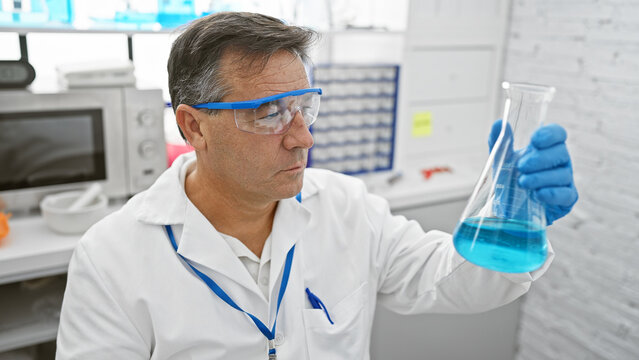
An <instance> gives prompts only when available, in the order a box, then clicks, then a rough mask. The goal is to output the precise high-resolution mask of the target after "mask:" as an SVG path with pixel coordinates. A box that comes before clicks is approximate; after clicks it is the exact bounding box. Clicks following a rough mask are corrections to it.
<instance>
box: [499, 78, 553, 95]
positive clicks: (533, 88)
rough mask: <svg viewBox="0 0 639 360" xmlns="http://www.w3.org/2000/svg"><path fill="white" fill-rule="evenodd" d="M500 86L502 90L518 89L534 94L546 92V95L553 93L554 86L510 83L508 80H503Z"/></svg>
mask: <svg viewBox="0 0 639 360" xmlns="http://www.w3.org/2000/svg"><path fill="white" fill-rule="evenodd" d="M501 87H502V88H503V89H504V90H519V91H525V92H531V93H536V94H548V95H551V96H552V95H554V94H555V91H556V89H555V87H554V86H547V85H540V84H531V83H523V82H522V83H511V82H508V81H504V82H502V83H501Z"/></svg>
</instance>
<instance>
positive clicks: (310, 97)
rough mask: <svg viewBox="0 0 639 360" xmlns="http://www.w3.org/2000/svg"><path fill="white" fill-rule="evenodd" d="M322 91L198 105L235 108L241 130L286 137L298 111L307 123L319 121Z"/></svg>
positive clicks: (202, 106)
mask: <svg viewBox="0 0 639 360" xmlns="http://www.w3.org/2000/svg"><path fill="white" fill-rule="evenodd" d="M321 94H322V89H319V88H310V89H302V90H294V91H288V92H285V93H281V94H277V95H273V96H268V97H265V98H261V99H255V100H247V101H237V102H213V103H205V104H198V105H194V106H193V107H194V108H196V109H220V110H223V109H231V110H233V112H234V114H235V125H237V128H238V129H240V130H242V131H246V132H250V133H254V134H283V133H285V132H286V131H288V129H289V128H290V127H291V122H292V121H293V119H294V118H295V115H296V114H297V112H298V111H299V112H301V114H302V117H303V118H304V124H306V126H307V127H309V126H311V125H312V124H313V123H314V122H315V120H316V119H317V113H318V112H319V105H320V95H321Z"/></svg>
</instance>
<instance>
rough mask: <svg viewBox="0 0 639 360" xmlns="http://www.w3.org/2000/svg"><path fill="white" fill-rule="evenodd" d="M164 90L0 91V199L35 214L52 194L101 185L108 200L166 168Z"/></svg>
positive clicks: (145, 182) (147, 181)
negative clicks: (41, 203) (35, 210)
mask: <svg viewBox="0 0 639 360" xmlns="http://www.w3.org/2000/svg"><path fill="white" fill-rule="evenodd" d="M164 107H165V102H164V100H163V97H162V92H161V90H140V89H136V88H126V87H122V88H115V87H113V88H94V89H82V90H69V91H65V92H57V93H38V94H36V93H31V92H29V91H0V200H1V201H2V202H3V203H4V204H5V207H6V210H8V211H23V210H26V211H28V210H33V209H36V208H37V207H38V206H39V203H40V201H41V199H42V198H43V197H44V196H46V195H48V194H51V193H55V192H60V191H68V190H78V189H83V188H86V187H87V186H88V185H89V184H91V183H95V182H97V183H99V184H100V185H101V186H102V189H103V192H104V193H105V195H107V196H108V197H109V198H111V199H116V198H120V199H125V198H126V197H128V196H130V195H133V194H135V193H138V192H140V191H142V190H144V189H146V188H148V187H149V185H151V184H152V183H153V182H154V181H155V179H156V178H157V177H158V176H159V175H160V173H161V172H162V171H164V170H165V169H166V167H167V159H166V145H165V140H164V121H163V115H164Z"/></svg>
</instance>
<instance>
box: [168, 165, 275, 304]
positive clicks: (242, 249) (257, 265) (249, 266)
mask: <svg viewBox="0 0 639 360" xmlns="http://www.w3.org/2000/svg"><path fill="white" fill-rule="evenodd" d="M191 164H193V162H185V163H184V165H182V167H181V168H180V183H181V184H182V187H184V183H185V181H186V173H187V171H188V168H189V166H190V165H191ZM220 235H221V236H222V238H223V239H224V240H226V243H227V244H228V245H229V247H230V248H231V250H233V253H234V254H235V255H236V256H237V257H238V258H239V259H240V261H241V262H242V264H244V267H245V268H246V270H247V271H248V272H249V274H251V277H252V278H253V280H255V282H256V283H257V286H258V287H259V288H260V290H262V294H264V297H265V298H267V299H268V298H269V291H268V282H269V274H270V271H271V235H270V234H269V236H268V238H266V242H265V243H264V248H263V249H262V256H261V257H258V256H257V255H255V253H253V252H252V251H251V250H249V248H248V247H246V245H244V243H243V242H241V241H240V240H239V239H237V238H234V237H233V236H230V235H226V234H222V233H220Z"/></svg>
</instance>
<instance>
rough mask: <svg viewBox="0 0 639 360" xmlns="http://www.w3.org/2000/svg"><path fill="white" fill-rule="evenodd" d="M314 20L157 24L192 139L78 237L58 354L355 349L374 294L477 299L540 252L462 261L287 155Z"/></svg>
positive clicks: (355, 189) (457, 302)
mask: <svg viewBox="0 0 639 360" xmlns="http://www.w3.org/2000/svg"><path fill="white" fill-rule="evenodd" d="M314 37H315V34H314V33H313V32H312V31H309V30H305V29H302V28H298V27H293V26H287V25H285V24H283V23H282V22H280V21H279V20H277V19H274V18H271V17H268V16H264V15H258V14H247V13H219V14H215V15H211V16H207V17H205V18H201V19H199V20H196V21H194V22H193V23H191V24H190V25H189V26H188V27H187V28H186V30H185V31H184V32H183V33H182V34H181V35H180V37H179V38H178V39H177V40H176V41H175V43H174V44H173V47H172V50H171V54H170V57H169V64H168V71H169V87H170V92H171V100H172V103H173V106H174V109H175V113H176V119H177V122H178V125H179V127H180V130H181V132H182V134H183V136H184V137H185V138H186V140H187V141H188V142H189V143H190V144H191V145H192V146H193V147H194V148H195V154H189V155H185V156H181V157H179V158H178V159H176V161H175V162H174V163H173V165H172V166H171V168H170V169H168V170H167V171H166V172H165V173H164V174H162V176H160V178H159V179H158V180H157V182H156V183H155V184H154V185H153V186H151V188H150V189H148V190H147V191H145V192H143V193H141V194H139V195H137V196H135V197H133V198H132V199H131V200H130V201H129V202H128V203H127V204H126V205H125V206H124V207H123V208H122V209H121V210H120V211H118V212H116V213H115V214H113V215H111V216H108V217H107V218H105V219H104V220H103V221H101V222H100V223H98V224H97V225H95V226H94V227H93V228H91V229H90V230H89V231H88V232H87V233H86V235H85V236H84V237H83V238H82V240H81V241H80V243H79V245H78V247H77V249H76V251H75V254H74V256H73V259H72V261H71V264H70V267H69V278H68V286H67V290H66V294H65V299H64V304H63V308H62V314H61V319H60V330H59V336H58V358H59V359H242V360H245V359H266V358H278V359H291V360H299V359H322V360H330V359H368V358H369V342H370V332H371V326H372V323H373V314H374V309H375V306H376V303H377V302H378V301H379V302H381V303H382V304H383V305H385V306H386V307H388V308H390V309H392V310H394V311H397V312H399V313H404V314H415V313H424V312H457V313H462V312H477V311H484V310H488V309H492V308H495V307H497V306H500V305H503V304H506V303H508V302H510V301H512V300H514V299H515V298H517V297H519V296H520V295H522V294H524V293H525V292H526V291H527V290H528V288H529V287H530V284H531V281H533V280H534V279H536V278H538V277H539V276H540V275H541V274H542V273H543V272H544V271H545V270H546V268H547V266H548V264H549V263H550V261H551V258H552V255H550V256H549V258H548V260H547V262H546V264H545V265H544V266H543V267H542V268H541V269H539V270H537V271H535V272H532V273H524V274H504V273H497V272H493V271H489V270H486V269H483V268H480V267H477V266H475V265H473V264H471V263H468V262H466V261H465V260H464V259H463V258H461V257H460V256H459V255H458V254H457V253H456V252H455V250H454V248H453V246H452V241H451V236H450V235H449V234H446V233H443V232H439V231H429V232H427V233H425V232H424V231H423V230H422V229H421V228H420V227H419V225H418V224H417V223H416V222H414V221H407V220H406V219H405V218H404V217H395V216H392V215H391V214H390V211H389V207H388V203H387V202H386V201H385V200H383V199H382V198H380V197H378V196H375V195H372V194H369V193H367V191H366V189H365V186H364V184H363V183H362V182H361V181H359V180H357V179H355V178H351V177H347V176H344V175H341V174H336V173H332V172H329V171H323V170H316V169H306V170H305V166H306V159H307V153H308V149H309V148H310V147H311V146H312V145H313V138H312V136H311V133H310V132H309V129H308V126H309V125H310V124H311V123H312V122H313V121H314V120H315V117H316V116H317V112H318V106H319V96H320V92H321V91H320V90H316V89H311V88H310V85H309V82H308V79H307V76H306V72H305V68H304V60H306V59H307V56H306V49H307V48H308V47H309V45H310V44H311V42H312V41H313V39H314ZM549 131H550V132H551V133H552V134H554V135H553V136H555V135H557V134H559V133H561V130H557V128H551V129H550V130H549ZM559 135H561V134H559ZM564 135H565V133H564ZM563 140H565V136H564V137H563ZM563 140H562V137H561V136H559V137H556V139H555V140H554V143H555V145H557V146H564V147H563V148H564V149H565V145H563ZM566 154H567V152H566ZM544 174H545V172H544V171H539V172H537V173H536V175H537V176H538V177H540V178H541V179H545V180H548V179H550V178H552V176H548V175H544ZM569 180H570V183H569V184H556V183H553V181H545V183H544V187H545V188H546V189H548V188H550V189H552V192H553V193H556V194H559V196H560V197H562V198H563V197H565V198H566V199H568V197H570V196H573V195H574V199H573V198H571V199H568V200H569V201H564V202H561V201H560V202H559V203H557V202H556V201H555V200H553V199H556V198H557V197H556V196H550V199H549V200H548V201H547V203H548V206H549V207H550V206H561V207H562V209H563V210H562V211H563V213H562V214H561V215H565V213H567V212H568V210H569V209H570V206H571V205H572V203H574V201H576V192H574V194H573V190H574V186H573V185H572V176H570V179H569ZM564 185H565V186H564Z"/></svg>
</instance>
